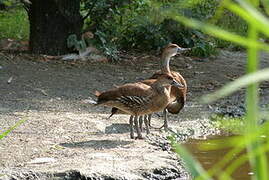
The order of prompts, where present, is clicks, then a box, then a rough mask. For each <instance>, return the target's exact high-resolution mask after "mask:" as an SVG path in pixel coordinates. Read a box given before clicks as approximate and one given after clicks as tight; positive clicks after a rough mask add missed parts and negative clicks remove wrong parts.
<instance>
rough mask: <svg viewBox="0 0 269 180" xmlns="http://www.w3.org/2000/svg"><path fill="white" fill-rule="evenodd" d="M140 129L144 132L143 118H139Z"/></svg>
mask: <svg viewBox="0 0 269 180" xmlns="http://www.w3.org/2000/svg"><path fill="white" fill-rule="evenodd" d="M139 128H140V131H141V132H143V116H139Z"/></svg>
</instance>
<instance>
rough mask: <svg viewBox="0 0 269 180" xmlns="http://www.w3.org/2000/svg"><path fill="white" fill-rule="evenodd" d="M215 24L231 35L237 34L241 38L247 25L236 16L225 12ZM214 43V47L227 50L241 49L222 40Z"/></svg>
mask: <svg viewBox="0 0 269 180" xmlns="http://www.w3.org/2000/svg"><path fill="white" fill-rule="evenodd" d="M216 24H217V25H218V26H219V27H221V28H223V29H226V30H228V31H230V32H233V33H237V34H239V35H242V36H245V35H246V33H247V29H248V27H247V23H246V22H245V21H244V20H243V19H242V18H240V17H239V16H236V15H235V14H233V13H231V12H229V11H227V10H225V11H224V12H223V14H222V17H221V18H219V19H218V21H217V22H216ZM215 43H216V46H217V47H219V48H229V49H232V50H241V49H242V47H240V46H238V45H236V44H233V43H231V42H229V41H225V40H222V39H215Z"/></svg>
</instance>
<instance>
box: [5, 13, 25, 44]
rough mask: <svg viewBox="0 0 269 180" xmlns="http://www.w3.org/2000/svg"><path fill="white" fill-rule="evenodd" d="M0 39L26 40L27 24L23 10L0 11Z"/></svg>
mask: <svg viewBox="0 0 269 180" xmlns="http://www.w3.org/2000/svg"><path fill="white" fill-rule="evenodd" d="M0 32H1V33H0V39H3V38H10V39H17V40H28V37H29V22H28V16H27V13H26V12H25V10H24V9H22V8H16V9H12V10H10V11H0Z"/></svg>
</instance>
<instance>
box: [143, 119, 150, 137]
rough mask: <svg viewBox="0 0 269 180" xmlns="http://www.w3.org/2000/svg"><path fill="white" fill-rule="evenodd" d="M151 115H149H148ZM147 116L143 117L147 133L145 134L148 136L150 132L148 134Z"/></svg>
mask: <svg viewBox="0 0 269 180" xmlns="http://www.w3.org/2000/svg"><path fill="white" fill-rule="evenodd" d="M150 115H151V114H150ZM148 118H149V115H145V116H144V123H145V126H146V132H147V134H149V133H150V132H149V121H148V120H149V119H148Z"/></svg>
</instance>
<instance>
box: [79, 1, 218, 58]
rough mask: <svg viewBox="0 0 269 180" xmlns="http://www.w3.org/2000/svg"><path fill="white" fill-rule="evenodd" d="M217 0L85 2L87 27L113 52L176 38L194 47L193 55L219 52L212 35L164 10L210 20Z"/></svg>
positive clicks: (156, 45)
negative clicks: (174, 10)
mask: <svg viewBox="0 0 269 180" xmlns="http://www.w3.org/2000/svg"><path fill="white" fill-rule="evenodd" d="M217 4H218V1H217V0H214V1H213V2H212V1H211V0H203V1H195V0H193V1H186V0H180V1H161V0H138V1H116V2H114V1H108V0H101V1H96V2H95V1H90V2H88V1H86V2H85V3H83V5H82V7H83V8H82V13H83V14H84V15H86V14H87V12H88V11H87V10H89V9H90V16H89V17H90V18H89V19H87V21H86V27H85V28H86V29H90V30H92V31H93V32H95V35H96V38H97V43H98V44H101V46H102V47H103V49H111V48H112V49H114V50H110V51H112V54H114V53H113V52H116V51H115V49H138V50H144V51H145V50H152V49H160V48H162V47H163V46H164V45H166V44H168V43H169V42H173V43H177V44H179V45H180V46H182V47H193V50H192V51H191V54H192V55H196V56H208V55H210V54H214V53H215V52H216V50H215V44H214V43H213V41H212V39H209V38H208V36H207V35H205V34H203V33H201V32H199V31H197V30H192V29H190V28H188V27H186V26H184V25H182V24H180V23H178V22H177V21H175V20H173V19H171V18H170V17H167V15H166V14H165V12H166V11H167V10H170V9H171V8H175V7H176V12H177V13H180V14H184V15H187V16H188V17H199V18H200V19H204V20H207V19H209V18H210V17H211V16H213V14H214V11H215V9H216V7H217ZM192 5H194V6H192ZM104 40H105V41H104ZM104 42H105V43H104Z"/></svg>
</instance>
